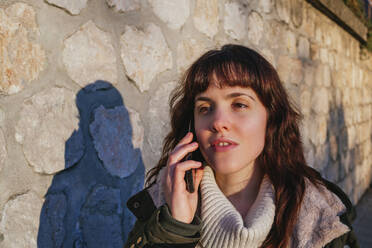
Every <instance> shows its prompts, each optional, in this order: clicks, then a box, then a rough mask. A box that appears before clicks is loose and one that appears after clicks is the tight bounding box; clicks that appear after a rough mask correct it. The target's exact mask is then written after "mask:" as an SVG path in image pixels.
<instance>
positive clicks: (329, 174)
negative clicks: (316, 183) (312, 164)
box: [323, 162, 340, 183]
mask: <svg viewBox="0 0 372 248" xmlns="http://www.w3.org/2000/svg"><path fill="white" fill-rule="evenodd" d="M339 166H340V165H339V163H338V162H334V163H331V164H329V165H328V166H327V167H326V168H325V170H324V172H323V174H324V175H325V178H326V179H327V180H329V181H331V182H334V183H335V182H337V181H338V180H339V176H338V173H339Z"/></svg>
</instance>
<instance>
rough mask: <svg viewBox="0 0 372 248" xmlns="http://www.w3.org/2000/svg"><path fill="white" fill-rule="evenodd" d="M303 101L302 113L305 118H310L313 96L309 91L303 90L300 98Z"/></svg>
mask: <svg viewBox="0 0 372 248" xmlns="http://www.w3.org/2000/svg"><path fill="white" fill-rule="evenodd" d="M300 101H301V113H302V114H303V115H304V116H308V115H309V114H310V110H311V94H310V92H309V91H308V90H303V91H302V92H301V96H300Z"/></svg>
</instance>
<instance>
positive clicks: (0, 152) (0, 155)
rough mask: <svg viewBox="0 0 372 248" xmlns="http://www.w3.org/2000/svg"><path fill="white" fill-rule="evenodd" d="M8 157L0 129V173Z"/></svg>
mask: <svg viewBox="0 0 372 248" xmlns="http://www.w3.org/2000/svg"><path fill="white" fill-rule="evenodd" d="M7 157H8V153H7V150H6V141H5V137H4V133H3V131H2V130H1V129H0V172H1V171H2V169H3V167H4V164H5V161H6V159H7Z"/></svg>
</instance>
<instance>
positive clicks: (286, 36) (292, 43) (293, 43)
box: [281, 30, 297, 57]
mask: <svg viewBox="0 0 372 248" xmlns="http://www.w3.org/2000/svg"><path fill="white" fill-rule="evenodd" d="M281 40H282V45H283V50H284V51H286V53H287V54H289V55H291V56H293V57H297V38H296V34H295V33H294V32H292V31H291V30H285V31H283V32H282V34H281Z"/></svg>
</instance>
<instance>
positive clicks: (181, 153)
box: [168, 142, 199, 165]
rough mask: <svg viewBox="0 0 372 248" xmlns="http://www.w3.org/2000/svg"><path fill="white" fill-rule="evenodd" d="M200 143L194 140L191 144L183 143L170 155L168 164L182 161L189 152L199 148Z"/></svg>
mask: <svg viewBox="0 0 372 248" xmlns="http://www.w3.org/2000/svg"><path fill="white" fill-rule="evenodd" d="M198 146H199V144H198V143H197V142H192V143H190V144H186V145H183V146H182V147H180V148H179V149H177V150H174V151H173V152H172V153H171V154H170V155H169V158H168V159H169V163H168V165H174V164H175V163H177V162H179V161H181V160H182V159H183V158H184V157H185V156H186V155H187V154H188V153H190V152H193V151H195V150H196V149H198Z"/></svg>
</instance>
